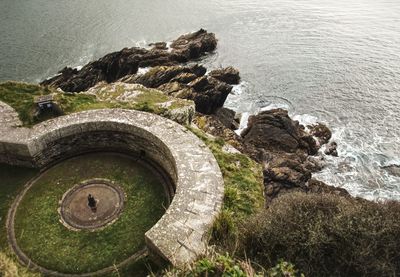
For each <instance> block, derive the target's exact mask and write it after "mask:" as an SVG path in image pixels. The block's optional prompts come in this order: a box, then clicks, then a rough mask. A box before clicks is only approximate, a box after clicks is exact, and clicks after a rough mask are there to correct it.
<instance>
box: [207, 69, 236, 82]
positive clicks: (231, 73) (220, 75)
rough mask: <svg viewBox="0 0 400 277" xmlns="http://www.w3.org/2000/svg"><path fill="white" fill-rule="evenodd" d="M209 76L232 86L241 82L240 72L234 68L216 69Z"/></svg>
mask: <svg viewBox="0 0 400 277" xmlns="http://www.w3.org/2000/svg"><path fill="white" fill-rule="evenodd" d="M208 75H209V76H211V77H213V78H215V79H217V80H220V81H222V82H225V83H227V84H230V85H237V84H239V82H240V76H239V70H237V69H236V68H234V67H232V66H228V67H226V68H219V69H215V70H213V71H211V72H210V73H209V74H208Z"/></svg>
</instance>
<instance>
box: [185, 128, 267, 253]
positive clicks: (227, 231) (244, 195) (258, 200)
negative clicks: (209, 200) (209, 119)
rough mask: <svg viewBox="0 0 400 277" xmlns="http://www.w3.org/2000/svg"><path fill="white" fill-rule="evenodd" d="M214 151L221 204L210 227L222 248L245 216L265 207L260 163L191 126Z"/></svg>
mask: <svg viewBox="0 0 400 277" xmlns="http://www.w3.org/2000/svg"><path fill="white" fill-rule="evenodd" d="M190 130H191V131H192V132H193V133H194V134H196V135H197V136H198V137H199V138H200V139H201V140H203V141H204V142H205V143H206V145H207V146H208V147H209V148H210V149H211V151H212V153H213V154H214V156H215V158H216V160H217V162H218V164H219V167H220V168H221V172H222V175H223V177H224V187H225V194H224V204H223V209H222V212H221V214H220V216H219V218H218V219H217V220H216V222H215V224H214V228H213V230H212V231H213V232H212V233H213V234H212V235H213V239H214V242H216V243H217V244H218V245H219V246H222V247H223V248H231V246H232V245H231V244H235V240H236V238H237V235H238V226H239V225H240V224H241V223H242V222H243V220H244V219H246V218H247V217H249V216H250V215H252V214H255V213H256V212H258V211H260V210H261V208H262V207H264V196H263V191H264V187H263V175H262V167H261V165H260V164H258V163H256V162H255V161H253V160H252V159H250V158H249V157H248V156H246V155H243V154H240V153H235V154H233V153H227V152H225V151H224V150H223V149H222V148H223V146H224V144H225V142H224V141H223V140H222V139H218V138H217V139H213V138H210V137H209V136H207V135H206V134H205V133H204V132H203V131H201V130H199V129H194V128H190Z"/></svg>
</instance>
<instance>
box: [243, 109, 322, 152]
mask: <svg viewBox="0 0 400 277" xmlns="http://www.w3.org/2000/svg"><path fill="white" fill-rule="evenodd" d="M241 136H242V137H243V138H244V141H245V143H246V144H251V145H253V146H255V147H256V148H258V149H264V150H267V151H268V150H270V151H284V152H288V153H294V152H298V151H301V152H306V153H308V154H309V155H314V154H316V153H317V151H318V148H317V144H316V142H315V140H314V139H313V138H312V137H311V136H310V135H308V134H307V133H306V132H305V131H304V129H303V128H302V127H301V126H300V124H299V123H298V122H297V121H293V120H292V119H291V118H290V117H289V116H288V112H287V111H285V110H283V109H274V110H268V111H263V112H261V113H259V114H258V115H255V116H250V118H249V122H248V127H247V128H246V129H245V130H243V132H242V134H241Z"/></svg>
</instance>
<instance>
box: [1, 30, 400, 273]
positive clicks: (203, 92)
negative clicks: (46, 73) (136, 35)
mask: <svg viewBox="0 0 400 277" xmlns="http://www.w3.org/2000/svg"><path fill="white" fill-rule="evenodd" d="M216 48H217V39H216V36H215V34H213V33H209V32H207V31H205V30H203V29H201V30H199V31H197V32H194V33H190V34H186V35H182V36H180V37H179V38H177V39H176V40H174V41H172V42H171V43H165V42H156V43H152V44H150V45H149V47H148V48H138V47H133V48H124V49H122V50H121V51H117V52H113V53H110V54H107V55H105V56H104V57H102V58H100V59H98V60H96V61H92V62H90V63H88V64H87V65H85V66H83V67H82V68H81V69H79V70H78V69H74V68H69V67H65V68H63V69H62V70H61V71H60V72H59V73H58V75H56V76H54V77H51V78H49V79H47V80H44V81H43V82H41V83H40V85H33V84H22V83H16V82H7V83H2V84H0V101H3V102H5V103H6V104H8V105H9V106H11V107H12V108H14V110H15V111H16V112H17V113H18V115H19V118H20V120H21V122H22V125H23V126H24V127H28V128H29V127H32V126H33V125H35V124H37V123H39V122H42V121H46V120H48V119H50V118H53V117H58V116H60V115H66V114H73V113H76V112H81V111H85V110H91V109H102V108H122V109H132V110H139V111H146V112H150V113H155V114H158V115H160V116H163V117H166V118H169V119H172V120H174V121H176V122H178V123H179V124H181V125H184V126H186V127H187V129H188V131H191V132H193V133H194V134H195V135H196V136H197V137H199V138H200V139H201V140H202V141H203V142H204V143H205V145H207V147H208V148H209V149H210V150H211V152H212V153H213V155H214V156H215V158H216V160H217V162H218V165H219V167H220V169H221V172H222V175H223V179H224V188H225V194H224V201H223V204H222V211H221V213H220V215H219V217H218V218H217V220H216V221H215V224H214V226H213V228H212V230H211V231H210V239H211V240H210V250H209V253H207V255H206V256H205V257H198V258H199V259H198V260H197V261H195V262H193V263H192V264H190V265H189V266H186V267H183V268H170V269H167V270H164V271H161V272H160V275H164V276H187V275H191V276H204V275H207V274H215V275H217V276H222V275H223V274H228V275H229V274H237V275H235V276H258V275H256V274H259V275H260V276H261V275H264V276H301V273H300V272H304V273H306V274H307V275H310V276H312V275H318V276H332V275H335V276H338V275H346V274H351V275H371V276H372V275H382V276H388V275H390V273H396V272H398V270H400V264H399V262H398V261H399V260H400V256H399V254H398V253H397V249H398V248H399V247H400V242H399V240H398V236H399V235H400V225H399V224H398V222H399V221H398V219H399V218H400V204H399V203H397V202H382V203H374V202H370V201H367V200H363V199H359V198H354V197H352V196H351V195H350V194H349V193H348V192H347V191H346V190H345V189H343V188H339V187H334V186H330V185H329V184H325V183H324V182H321V181H319V180H317V179H315V178H313V173H315V172H318V171H320V170H321V169H322V168H323V167H324V155H332V156H336V155H337V150H336V147H337V145H336V143H335V142H334V141H332V140H331V137H332V133H331V131H330V130H329V127H328V126H326V125H324V124H323V123H318V124H315V125H309V126H304V125H302V124H300V123H299V122H298V121H296V120H293V119H292V118H291V117H290V116H289V114H288V111H286V110H283V109H272V110H267V111H262V112H260V113H259V114H255V115H252V116H250V117H249V119H248V122H247V126H246V128H244V129H243V130H241V132H238V127H239V121H240V115H238V114H236V113H235V111H232V110H230V109H227V108H224V103H225V100H226V99H227V97H228V96H229V94H230V93H231V91H232V89H233V86H234V85H237V84H239V83H240V81H241V77H240V72H239V70H238V69H236V68H233V67H231V66H229V67H226V68H210V69H207V68H206V67H205V66H204V65H203V64H201V57H204V56H206V55H209V54H210V53H211V52H213V51H215V50H216ZM60 67H61V66H60ZM46 95H52V97H53V100H54V103H56V104H57V105H58V108H59V109H60V112H57V113H55V112H50V113H45V114H40V113H38V112H37V110H36V108H35V107H36V106H35V105H36V103H35V97H39V96H46ZM322 146H326V147H324V148H325V149H326V150H325V153H322V149H323V147H322ZM221 253H226V254H225V255H223V254H221ZM381 253H384V254H382V255H381ZM342 256H343V257H345V258H342ZM282 259H284V260H287V261H290V262H292V263H294V266H296V268H298V269H299V270H297V269H295V267H294V266H293V265H292V264H290V263H288V262H285V261H282ZM0 265H1V264H0ZM259 265H261V266H259ZM0 273H1V271H0ZM279 274H283V275H279Z"/></svg>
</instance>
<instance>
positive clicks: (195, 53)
mask: <svg viewBox="0 0 400 277" xmlns="http://www.w3.org/2000/svg"><path fill="white" fill-rule="evenodd" d="M216 47H217V39H216V38H215V35H214V34H213V33H208V32H207V31H206V30H203V29H200V30H199V31H197V32H194V33H191V34H186V35H182V36H180V37H179V38H177V39H176V40H174V41H173V42H172V43H171V48H172V53H173V55H174V56H175V59H176V60H177V61H179V62H187V61H189V60H192V59H197V58H199V57H200V56H201V55H203V54H204V53H206V52H211V51H213V50H214V49H215V48H216Z"/></svg>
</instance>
